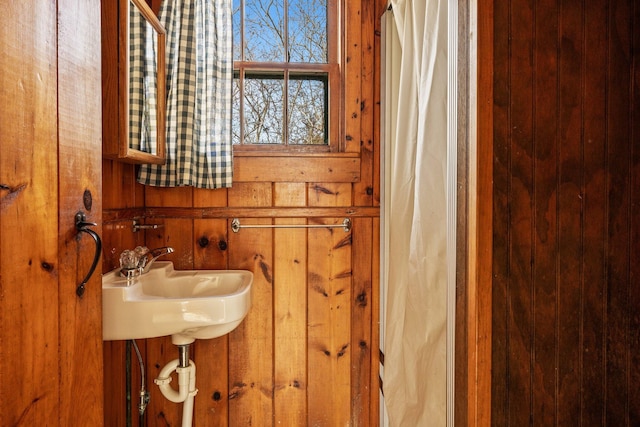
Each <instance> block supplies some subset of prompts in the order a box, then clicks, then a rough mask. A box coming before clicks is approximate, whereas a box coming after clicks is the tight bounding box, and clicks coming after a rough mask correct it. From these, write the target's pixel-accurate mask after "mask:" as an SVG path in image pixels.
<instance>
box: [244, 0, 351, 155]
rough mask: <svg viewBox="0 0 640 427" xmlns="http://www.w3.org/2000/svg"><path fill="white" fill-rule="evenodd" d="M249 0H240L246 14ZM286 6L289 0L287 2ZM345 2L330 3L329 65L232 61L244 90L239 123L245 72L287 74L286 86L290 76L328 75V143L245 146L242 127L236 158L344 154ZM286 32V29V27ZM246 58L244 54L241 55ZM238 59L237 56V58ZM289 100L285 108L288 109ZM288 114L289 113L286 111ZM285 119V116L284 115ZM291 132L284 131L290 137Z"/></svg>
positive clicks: (328, 27)
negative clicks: (301, 74)
mask: <svg viewBox="0 0 640 427" xmlns="http://www.w3.org/2000/svg"><path fill="white" fill-rule="evenodd" d="M246 1H250V0H240V3H241V11H240V13H244V3H245V2H246ZM284 3H285V7H286V5H287V0H284ZM342 8H343V1H342V0H327V63H300V62H255V61H243V60H239V61H237V60H235V59H234V61H233V72H234V79H235V75H236V74H237V75H239V76H240V79H239V82H238V84H239V86H240V90H241V96H240V106H239V110H240V121H241V122H242V121H243V120H244V111H243V109H244V99H243V98H244V97H243V96H242V94H244V76H245V74H246V73H250V74H259V73H274V72H281V73H283V75H284V80H283V84H284V87H285V90H286V88H287V87H288V82H289V74H290V73H303V74H313V73H318V74H322V75H326V77H327V84H328V89H327V90H328V94H327V114H326V117H327V121H328V123H327V124H326V127H327V129H328V132H327V140H328V143H327V144H318V145H306V144H293V145H289V144H288V143H286V142H285V143H282V144H244V143H243V142H242V139H243V133H244V126H241V135H240V139H241V143H240V144H234V145H233V150H234V156H235V155H239V156H242V155H255V154H257V153H261V154H265V155H269V154H274V155H277V154H278V153H280V154H294V155H297V154H306V153H308V154H322V153H341V152H344V149H345V144H344V142H343V140H344V137H343V136H344V118H343V116H344V114H343V111H344V78H343V75H342V70H343V68H344V67H343V63H344V58H343V53H342V52H343V50H344V49H343V47H342V45H343V43H344V38H343V22H342V17H343V12H342ZM241 22H242V24H241V25H243V24H244V16H242V21H241ZM285 31H286V27H285ZM241 37H242V40H241V41H240V46H243V47H244V46H245V40H244V31H241ZM242 56H244V52H243V53H242ZM234 57H235V55H234ZM285 99H287V98H285ZM286 104H287V101H285V105H284V106H283V108H285V109H286V108H287V105H286ZM285 111H286V110H285ZM285 117H286V114H285ZM287 133H288V131H285V134H287Z"/></svg>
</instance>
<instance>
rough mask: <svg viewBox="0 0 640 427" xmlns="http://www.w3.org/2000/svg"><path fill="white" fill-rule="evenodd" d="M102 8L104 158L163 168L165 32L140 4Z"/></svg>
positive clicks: (133, 0)
mask: <svg viewBox="0 0 640 427" xmlns="http://www.w3.org/2000/svg"><path fill="white" fill-rule="evenodd" d="M101 4H102V33H103V36H102V63H103V67H102V68H103V69H102V73H103V85H102V86H103V88H102V92H103V156H104V157H106V158H111V159H117V160H121V161H124V162H128V163H155V164H162V163H164V161H165V109H166V105H165V104H166V99H165V88H166V86H165V30H164V28H163V27H162V25H161V24H160V21H159V20H158V18H157V17H156V16H155V14H154V13H153V11H152V10H151V8H150V7H149V6H148V5H147V3H146V2H145V0H118V1H108V2H101ZM116 30H117V32H116Z"/></svg>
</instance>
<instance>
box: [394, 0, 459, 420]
mask: <svg viewBox="0 0 640 427" xmlns="http://www.w3.org/2000/svg"><path fill="white" fill-rule="evenodd" d="M391 5H392V9H393V15H394V17H395V23H396V26H397V31H398V39H399V42H400V45H401V54H400V57H401V59H400V67H399V76H398V78H399V80H398V82H397V83H396V84H397V86H398V93H397V111H394V112H389V111H387V113H386V114H394V115H395V116H396V118H395V121H396V123H397V125H396V126H395V129H394V130H393V131H392V135H391V139H392V140H393V142H392V145H391V147H390V151H389V152H388V153H387V155H388V157H390V158H389V159H388V163H387V167H386V170H385V175H386V177H385V180H388V182H389V185H388V186H387V190H386V194H385V200H384V201H385V204H384V208H383V209H384V211H383V216H384V218H383V221H384V223H385V226H386V227H387V230H386V233H385V234H386V242H387V243H386V248H383V251H384V252H386V257H385V265H383V267H382V269H383V272H384V273H383V286H385V287H386V289H385V290H383V294H386V307H387V308H386V314H385V325H386V326H385V330H384V354H385V360H384V362H385V363H384V381H383V384H384V400H385V404H386V409H387V413H388V417H389V421H390V424H391V425H392V426H398V427H400V426H412V427H413V426H428V427H438V426H445V425H446V421H447V2H446V1H444V0H395V1H393V0H392V1H391Z"/></svg>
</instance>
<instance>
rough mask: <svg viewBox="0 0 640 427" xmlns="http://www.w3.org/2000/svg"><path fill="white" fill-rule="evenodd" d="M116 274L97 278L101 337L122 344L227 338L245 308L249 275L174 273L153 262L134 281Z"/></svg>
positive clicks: (169, 264) (166, 263)
mask: <svg viewBox="0 0 640 427" xmlns="http://www.w3.org/2000/svg"><path fill="white" fill-rule="evenodd" d="M119 272H120V269H116V270H113V271H111V272H109V273H107V274H105V275H103V276H102V325H103V329H102V338H103V339H104V340H105V341H109V340H128V339H143V338H154V337H162V336H169V335H171V337H172V341H173V343H174V344H189V343H191V342H193V341H194V340H195V339H210V338H216V337H219V336H222V335H225V334H228V333H229V332H231V331H232V330H233V329H235V328H236V327H237V326H238V325H239V324H240V322H242V320H243V319H244V317H245V316H246V315H247V312H248V311H249V307H250V305H251V285H252V283H253V273H251V272H250V271H245V270H174V268H173V263H172V262H170V261H156V262H155V263H154V264H153V265H152V266H151V269H150V271H149V272H148V273H144V274H142V275H140V276H138V277H136V278H134V279H129V282H128V283H129V285H128V286H127V279H126V278H124V277H122V276H120V274H119Z"/></svg>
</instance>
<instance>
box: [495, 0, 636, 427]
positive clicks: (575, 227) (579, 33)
mask: <svg viewBox="0 0 640 427" xmlns="http://www.w3.org/2000/svg"><path fill="white" fill-rule="evenodd" d="M494 7H495V9H494V12H495V15H494V17H495V21H494V31H495V39H494V40H495V41H494V53H495V57H494V62H493V64H494V71H495V74H494V99H495V103H494V109H493V113H494V121H493V125H494V134H495V139H494V143H495V152H494V159H495V160H494V175H493V176H494V198H493V201H494V205H493V208H494V220H493V228H494V246H493V258H494V263H493V273H494V281H493V286H494V290H493V325H492V329H493V349H492V351H493V373H492V378H493V386H492V401H493V404H492V422H491V424H492V425H496V426H523V425H545V426H552V425H585V426H595V425H598V426H600V425H602V426H605V425H606V426H637V425H640V388H638V383H639V381H640V356H639V355H640V341H639V340H638V331H639V330H640V318H639V317H638V314H637V313H638V312H639V309H640V293H639V292H638V284H639V282H638V278H639V277H640V267H639V266H640V263H639V262H638V261H639V258H638V254H639V253H640V102H639V101H640V90H639V86H638V82H639V81H640V68H639V59H640V57H639V56H638V46H639V45H640V8H639V7H638V3H637V2H634V1H633V0H589V1H582V2H562V1H552V0H543V1H537V2H531V1H524V0H499V1H496V2H494Z"/></svg>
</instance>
